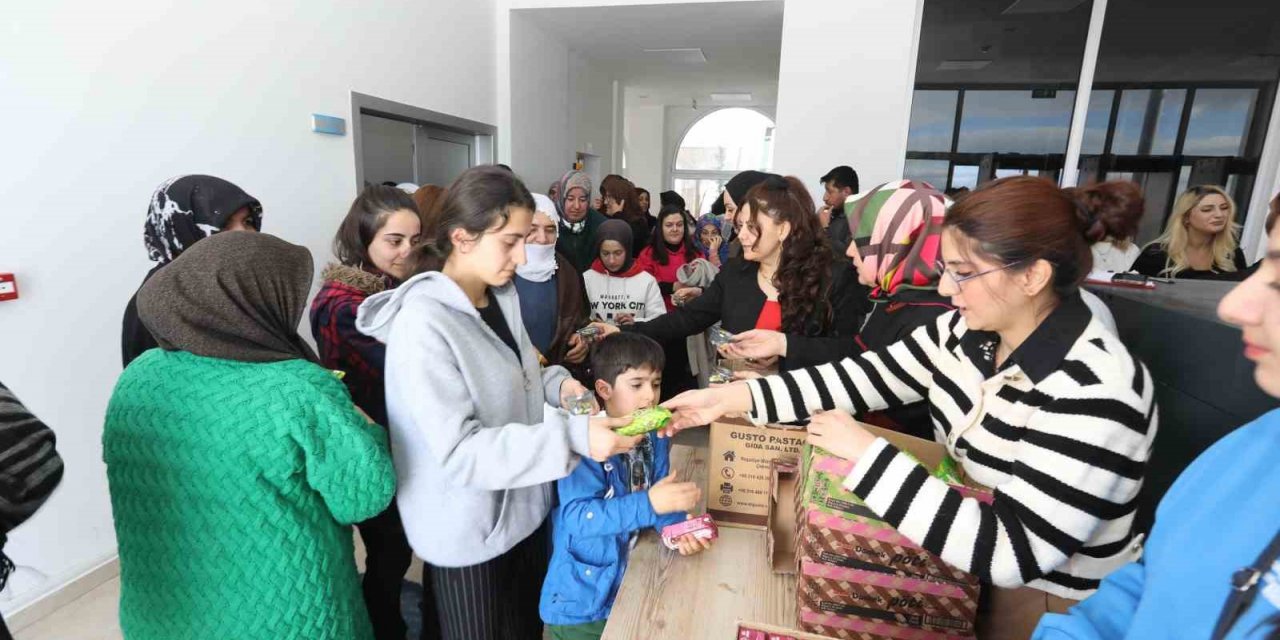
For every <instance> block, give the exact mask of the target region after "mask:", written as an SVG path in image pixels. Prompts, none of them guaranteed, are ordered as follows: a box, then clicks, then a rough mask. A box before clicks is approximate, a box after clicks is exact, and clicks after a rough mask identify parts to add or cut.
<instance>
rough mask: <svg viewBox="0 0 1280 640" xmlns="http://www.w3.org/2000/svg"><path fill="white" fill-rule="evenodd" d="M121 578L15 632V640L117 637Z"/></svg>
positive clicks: (115, 639) (110, 639) (111, 639)
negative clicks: (117, 612)
mask: <svg viewBox="0 0 1280 640" xmlns="http://www.w3.org/2000/svg"><path fill="white" fill-rule="evenodd" d="M119 601H120V577H119V576H117V577H115V578H112V579H111V580H109V581H107V582H105V583H103V584H102V585H100V586H99V587H98V588H96V589H94V590H93V591H90V592H89V593H86V594H84V595H83V596H80V598H78V599H77V600H75V601H73V602H71V603H70V604H68V605H67V606H65V607H62V608H61V609H58V610H57V611H55V612H53V613H52V614H50V615H49V616H48V617H46V618H44V619H43V620H40V621H38V622H36V623H35V624H33V625H31V626H29V627H27V628H25V629H23V630H21V631H19V632H17V633H16V634H14V638H15V640H120V639H121V638H123V637H124V636H122V635H121V634H120V619H119V617H117V615H116V609H117V606H118V604H119Z"/></svg>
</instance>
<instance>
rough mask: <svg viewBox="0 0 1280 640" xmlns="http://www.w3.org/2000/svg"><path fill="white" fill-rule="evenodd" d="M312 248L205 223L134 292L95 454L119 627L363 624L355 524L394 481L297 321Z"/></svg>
mask: <svg viewBox="0 0 1280 640" xmlns="http://www.w3.org/2000/svg"><path fill="white" fill-rule="evenodd" d="M311 278H312V262H311V254H310V253H309V252H308V251H307V250H306V249H305V248H302V247H298V246H295V245H292V244H289V243H287V242H284V241H283V240H280V239H278V238H275V237H273V236H269V235H265V234H256V233H247V232H235V231H232V232H224V233H219V234H216V235H214V236H211V237H210V238H208V239H206V240H204V241H203V242H201V243H199V244H197V245H195V246H193V247H191V249H190V250H188V251H186V252H185V253H183V254H182V255H181V256H180V257H178V258H177V259H176V260H174V261H173V262H172V263H171V264H170V265H169V266H168V267H166V268H165V269H163V270H161V271H160V272H159V273H157V274H156V275H155V276H154V277H152V278H151V279H150V280H149V281H148V282H147V283H146V284H145V285H144V286H143V288H142V289H141V290H140V291H139V293H138V312H139V316H140V317H141V319H142V322H143V323H144V324H145V325H146V327H147V329H148V330H150V331H151V333H152V335H154V336H155V338H156V340H157V342H158V343H159V345H160V347H161V348H160V349H152V350H151V351H147V352H146V353H144V354H143V355H142V356H140V357H139V358H138V359H136V360H134V362H133V363H132V364H130V365H129V367H128V368H127V369H125V371H124V374H122V375H121V377H120V380H119V382H118V383H117V384H116V389H115V393H114V394H113V395H112V398H111V403H110V405H109V406H108V408H107V419H106V429H105V432H104V435H103V456H104V458H105V460H106V463H107V480H108V481H109V484H110V489H111V506H112V509H113V511H114V516H115V528H116V537H117V539H118V541H119V547H120V575H121V594H120V622H121V627H122V628H123V630H124V634H125V636H126V637H127V638H131V639H133V638H144V639H145V638H166V639H168V638H237V639H249V638H264V639H266V638H271V639H273V640H274V639H279V638H306V639H308V640H310V639H320V638H334V639H337V638H341V639H344V640H345V639H348V638H362V639H363V638H371V637H372V631H371V629H370V626H369V617H368V614H367V613H366V611H365V606H364V602H363V600H362V598H361V595H360V583H359V581H358V577H357V574H356V566H355V559H354V557H353V553H352V541H351V527H350V525H351V523H353V522H358V521H361V520H364V519H366V518H369V517H372V516H374V515H376V514H378V513H380V512H381V511H382V510H383V509H385V508H386V507H387V504H388V503H389V502H390V501H391V498H392V495H393V494H394V492H395V471H394V469H393V468H392V466H391V456H390V452H389V450H388V448H387V438H386V433H385V431H383V430H382V429H380V428H379V427H377V426H376V425H372V424H369V422H368V421H367V419H366V418H365V417H364V416H362V415H361V414H360V413H359V412H358V411H357V409H356V408H355V407H354V405H353V404H352V402H351V398H350V396H349V395H348V393H347V390H346V388H345V387H344V386H343V384H342V382H340V381H339V380H338V378H337V377H336V376H335V374H334V373H333V372H331V371H328V370H326V369H324V368H323V367H321V366H320V365H318V364H316V357H315V354H314V353H313V352H312V351H311V349H310V347H308V346H307V345H306V343H304V342H303V341H302V339H301V338H300V337H299V336H298V334H297V329H296V328H297V326H298V323H299V322H300V321H301V319H302V314H303V311H304V310H305V309H306V301H307V293H308V290H309V288H310V284H311Z"/></svg>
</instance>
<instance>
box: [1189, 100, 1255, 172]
mask: <svg viewBox="0 0 1280 640" xmlns="http://www.w3.org/2000/svg"><path fill="white" fill-rule="evenodd" d="M1257 101H1258V90H1257V89H1196V95H1195V101H1194V102H1193V103H1192V105H1191V120H1190V122H1188V123H1187V139H1186V142H1184V143H1183V145H1182V153H1184V154H1186V155H1192V156H1243V155H1244V143H1245V132H1247V131H1248V129H1249V121H1250V120H1251V119H1253V108H1254V105H1255V104H1256V103H1257Z"/></svg>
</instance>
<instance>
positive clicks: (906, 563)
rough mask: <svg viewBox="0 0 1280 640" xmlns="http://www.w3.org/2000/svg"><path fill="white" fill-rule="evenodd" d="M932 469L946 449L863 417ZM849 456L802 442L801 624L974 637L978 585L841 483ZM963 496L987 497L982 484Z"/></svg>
mask: <svg viewBox="0 0 1280 640" xmlns="http://www.w3.org/2000/svg"><path fill="white" fill-rule="evenodd" d="M864 426H865V427H866V428H867V429H868V430H869V431H872V432H873V433H874V434H876V435H878V436H882V437H885V438H886V439H888V440H889V441H890V442H891V443H892V444H894V445H895V446H897V447H898V448H899V449H901V450H903V451H905V452H907V453H909V454H911V455H913V456H915V457H916V458H917V459H919V460H920V461H921V463H922V464H924V465H925V466H926V467H928V468H930V469H933V468H935V467H936V466H937V465H938V464H939V463H940V462H941V459H942V458H943V457H944V456H945V454H946V451H945V449H944V448H943V447H942V446H941V445H938V444H936V443H933V442H929V441H925V440H919V439H917V438H911V437H909V436H905V435H902V434H899V433H895V432H888V431H885V430H883V429H878V428H876V427H872V426H869V425H864ZM853 466H854V465H853V463H852V462H851V461H848V460H844V459H842V458H839V457H836V456H832V455H830V454H828V453H826V452H825V451H822V450H821V449H815V448H811V447H806V448H805V450H804V452H803V455H802V458H801V471H800V474H799V476H798V477H799V478H800V480H799V481H798V482H797V483H796V495H795V517H796V523H797V526H796V531H795V546H796V554H795V555H796V563H797V565H798V573H799V576H798V577H799V580H798V583H797V592H796V612H797V617H798V618H799V620H798V625H799V627H800V628H801V629H804V630H805V631H809V632H812V633H818V634H822V635H827V636H831V637H834V638H859V639H861V638H868V639H875V638H909V639H917V638H919V639H929V640H933V639H938V638H972V637H973V634H974V625H975V623H976V619H977V611H978V597H979V594H980V591H981V587H980V585H979V583H978V580H977V578H976V577H975V576H973V575H971V574H969V573H966V572H964V571H961V570H959V569H957V568H955V567H952V566H950V565H948V564H947V563H945V562H943V561H942V559H941V558H938V557H937V556H936V555H934V554H932V553H930V552H928V551H926V550H924V549H922V548H921V547H920V546H919V545H917V544H915V543H914V542H912V541H911V540H909V539H907V538H906V537H905V536H903V535H902V534H900V533H898V532H897V531H896V530H895V529H894V528H893V527H891V526H890V525H889V524H888V523H886V522H884V521H883V520H881V519H880V517H879V516H878V515H877V514H876V513H875V512H874V511H872V510H871V509H870V508H868V507H867V506H866V505H865V504H864V503H863V502H862V500H861V499H859V498H858V497H857V496H856V495H855V494H853V492H851V491H849V490H847V489H845V488H844V486H843V482H844V479H845V477H846V476H848V474H849V473H850V472H851V471H852V470H853ZM953 486H955V487H956V488H959V489H962V493H964V494H965V495H966V497H976V498H978V499H980V500H985V501H990V493H989V492H986V491H985V490H984V489H983V488H981V487H979V486H976V485H974V486H963V487H961V486H959V485H953Z"/></svg>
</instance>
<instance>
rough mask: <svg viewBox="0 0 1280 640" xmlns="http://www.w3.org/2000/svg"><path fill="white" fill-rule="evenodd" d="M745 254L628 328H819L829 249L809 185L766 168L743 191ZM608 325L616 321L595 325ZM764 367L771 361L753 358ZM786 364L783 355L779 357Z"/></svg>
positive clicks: (825, 311)
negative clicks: (684, 298)
mask: <svg viewBox="0 0 1280 640" xmlns="http://www.w3.org/2000/svg"><path fill="white" fill-rule="evenodd" d="M737 215H738V216H740V217H741V218H742V219H743V221H744V222H743V226H742V233H741V238H742V245H743V259H742V260H730V262H729V263H728V264H726V265H725V266H724V268H723V269H721V270H720V273H719V274H718V275H717V276H716V279H715V280H714V281H713V282H712V284H711V286H710V287H708V288H707V289H706V290H705V291H703V292H702V294H701V295H699V296H698V297H696V298H694V299H693V300H690V301H689V302H688V303H687V304H685V305H683V306H679V307H676V308H675V309H674V310H673V311H672V312H671V313H668V314H666V315H664V316H662V317H660V318H657V319H655V320H652V321H649V322H641V323H636V324H635V325H632V326H631V327H628V328H627V330H630V331H638V332H640V333H643V334H644V335H647V336H649V337H651V338H654V339H656V340H658V341H659V342H662V341H671V340H674V339H676V338H684V337H688V336H691V335H696V334H698V333H701V332H703V331H706V330H707V329H709V328H710V327H711V326H712V325H714V324H716V323H717V322H719V323H721V326H722V327H723V328H724V329H725V330H726V331H729V332H730V333H741V332H744V331H748V330H750V329H768V330H772V331H786V332H788V333H799V334H804V335H824V334H826V333H827V331H828V329H829V327H830V326H831V322H832V317H831V315H832V314H831V311H830V304H829V301H828V294H829V290H830V287H831V250H830V249H829V248H828V247H827V239H826V233H825V232H824V231H823V229H822V228H821V227H820V226H819V225H818V219H817V216H815V215H813V200H812V199H811V197H810V196H809V191H808V189H806V188H805V186H804V185H803V184H802V183H801V182H800V180H799V179H797V178H795V177H787V178H783V177H781V176H772V177H770V178H768V179H766V180H765V181H764V182H762V183H760V184H759V185H757V186H756V187H755V188H753V189H752V190H751V191H749V192H747V194H745V195H744V196H743V203H742V208H741V210H739V211H738V212H737ZM600 326H601V329H602V330H603V331H605V332H606V333H610V332H613V331H616V330H617V329H616V328H615V327H609V326H607V325H600ZM754 364H755V365H756V366H757V367H759V368H761V369H764V368H767V367H771V366H772V365H773V364H774V362H772V361H763V362H757V363H754ZM784 366H785V363H784Z"/></svg>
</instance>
